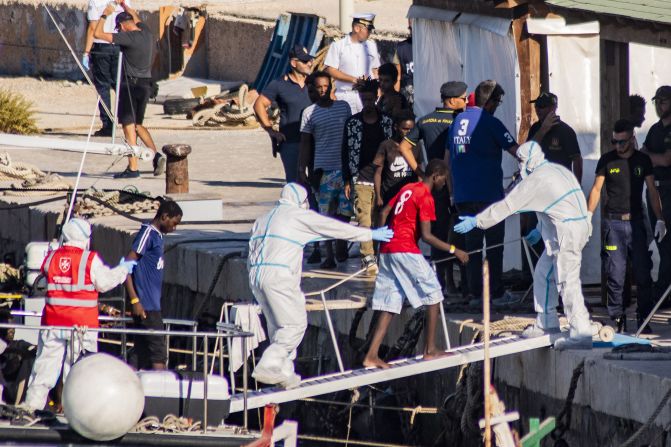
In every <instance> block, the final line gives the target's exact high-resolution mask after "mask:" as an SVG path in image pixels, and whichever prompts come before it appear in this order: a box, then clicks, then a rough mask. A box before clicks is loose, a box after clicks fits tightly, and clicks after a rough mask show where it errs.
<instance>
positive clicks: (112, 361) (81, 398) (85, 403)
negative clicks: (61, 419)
mask: <svg viewBox="0 0 671 447" xmlns="http://www.w3.org/2000/svg"><path fill="white" fill-rule="evenodd" d="M63 410H64V411H65V417H66V418H67V420H68V423H69V424H70V426H71V427H72V429H73V430H75V431H76V432H77V433H79V434H80V435H82V436H84V437H85V438H88V439H91V440H94V441H110V440H112V439H117V438H119V437H121V436H123V435H125V434H126V433H128V431H129V430H130V429H131V428H133V426H134V425H135V424H137V422H138V421H139V420H140V416H142V411H143V410H144V392H143V390H142V384H141V383H140V379H138V377H137V375H136V374H135V372H134V371H133V369H132V368H131V367H130V366H128V365H127V364H125V363H124V362H122V361H121V360H119V359H117V358H115V357H112V356H111V355H108V354H93V355H90V356H88V357H86V358H84V359H82V360H80V361H79V362H77V363H75V365H74V366H73V367H72V369H71V370H70V374H68V377H67V380H66V381H65V386H64V387H63Z"/></svg>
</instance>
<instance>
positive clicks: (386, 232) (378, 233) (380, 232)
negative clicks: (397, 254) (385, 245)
mask: <svg viewBox="0 0 671 447" xmlns="http://www.w3.org/2000/svg"><path fill="white" fill-rule="evenodd" d="M371 232H372V233H373V240H374V241H381V242H389V241H390V240H391V238H392V237H394V230H392V229H390V228H389V227H387V226H386V225H385V226H384V227H380V228H373V229H372V230H371Z"/></svg>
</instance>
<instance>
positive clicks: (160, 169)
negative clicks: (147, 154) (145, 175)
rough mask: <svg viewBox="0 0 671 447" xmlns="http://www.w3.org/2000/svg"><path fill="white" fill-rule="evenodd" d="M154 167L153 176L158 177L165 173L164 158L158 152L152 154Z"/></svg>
mask: <svg viewBox="0 0 671 447" xmlns="http://www.w3.org/2000/svg"><path fill="white" fill-rule="evenodd" d="M152 166H153V167H154V175H155V176H158V175H161V174H163V173H164V172H165V157H164V156H163V155H162V154H159V153H158V152H157V153H156V154H154V161H153V162H152Z"/></svg>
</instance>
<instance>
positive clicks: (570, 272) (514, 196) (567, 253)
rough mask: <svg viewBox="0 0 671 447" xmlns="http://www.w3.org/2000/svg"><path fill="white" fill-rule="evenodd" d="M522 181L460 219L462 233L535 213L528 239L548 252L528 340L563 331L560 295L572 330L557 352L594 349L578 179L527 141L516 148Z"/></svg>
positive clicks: (586, 226)
mask: <svg viewBox="0 0 671 447" xmlns="http://www.w3.org/2000/svg"><path fill="white" fill-rule="evenodd" d="M516 155H517V159H518V160H519V166H520V175H521V177H522V180H521V181H520V182H519V183H518V184H517V185H516V186H515V187H514V188H513V189H512V190H511V191H510V192H509V193H508V195H507V196H506V197H505V198H504V199H503V200H500V201H498V202H496V203H494V204H492V205H490V206H488V207H487V208H485V209H484V210H483V211H481V212H480V213H478V214H477V215H475V216H466V217H459V218H460V219H461V220H462V222H461V223H459V224H458V225H456V226H455V227H454V229H455V231H457V232H458V233H468V232H469V231H471V230H473V229H476V228H478V229H480V230H486V229H487V228H491V227H493V226H495V225H499V224H500V223H501V222H503V221H504V220H505V219H506V218H507V217H509V216H511V215H513V214H516V213H520V212H531V211H535V212H536V216H537V218H538V227H537V228H535V229H533V230H531V232H529V234H528V235H527V236H526V239H527V241H528V242H529V243H530V244H532V245H533V244H536V243H537V242H538V241H540V240H541V239H543V241H544V242H545V251H544V252H543V254H542V255H541V257H540V258H539V259H538V262H537V263H536V268H535V270H534V284H533V285H534V308H535V309H536V312H537V316H536V322H535V324H534V325H532V326H529V327H528V328H527V329H526V330H525V331H524V332H523V333H522V336H523V337H527V338H531V337H539V336H542V335H545V334H552V333H557V334H558V333H559V331H560V329H559V317H558V315H557V304H558V302H557V299H558V295H561V297H562V302H563V304H564V312H565V313H566V318H567V319H568V322H569V326H570V331H569V336H568V337H561V338H559V339H558V340H557V341H556V342H555V345H554V346H555V348H556V349H570V348H574V349H591V348H592V327H591V324H590V321H589V313H588V312H587V308H586V307H585V298H584V297H583V294H582V285H581V282H580V264H581V262H582V250H583V248H584V247H585V244H587V241H588V239H589V237H590V235H591V234H592V223H591V222H590V217H589V216H588V212H587V202H586V201H585V194H583V192H582V189H581V188H580V184H578V180H577V179H576V177H575V175H573V173H572V172H571V171H569V170H568V169H566V168H565V167H564V166H562V165H559V164H556V163H550V162H549V161H547V160H546V159H545V155H544V154H543V150H542V149H541V146H540V144H538V143H537V142H535V141H529V142H526V143H524V144H523V145H522V146H520V147H519V148H518V149H517V153H516Z"/></svg>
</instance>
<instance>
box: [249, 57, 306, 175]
mask: <svg viewBox="0 0 671 447" xmlns="http://www.w3.org/2000/svg"><path fill="white" fill-rule="evenodd" d="M312 59H313V57H312V56H310V53H308V50H307V49H306V48H305V47H303V46H301V45H295V46H294V47H293V48H292V49H291V51H289V65H290V66H291V71H290V72H289V73H287V74H285V75H284V76H282V77H281V78H280V79H275V80H274V81H272V82H271V83H270V84H268V85H267V86H266V88H264V89H263V92H261V94H260V95H259V97H258V98H256V101H255V102H254V113H256V118H257V119H258V121H259V123H260V124H261V127H263V129H264V130H265V131H266V132H268V136H269V137H270V140H271V142H272V145H273V155H276V154H277V153H278V152H279V154H280V159H281V160H282V166H284V177H285V179H286V182H287V183H291V182H295V181H296V180H297V179H298V173H297V170H298V146H299V143H300V139H301V113H303V109H305V108H306V107H307V106H309V105H310V104H312V101H310V95H308V85H307V83H306V78H307V76H308V75H309V74H310V73H311V72H312ZM273 102H275V103H277V106H278V107H279V109H280V129H279V130H274V129H273V125H272V122H271V121H270V118H269V117H268V108H269V107H270V106H271V104H272V103H273Z"/></svg>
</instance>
